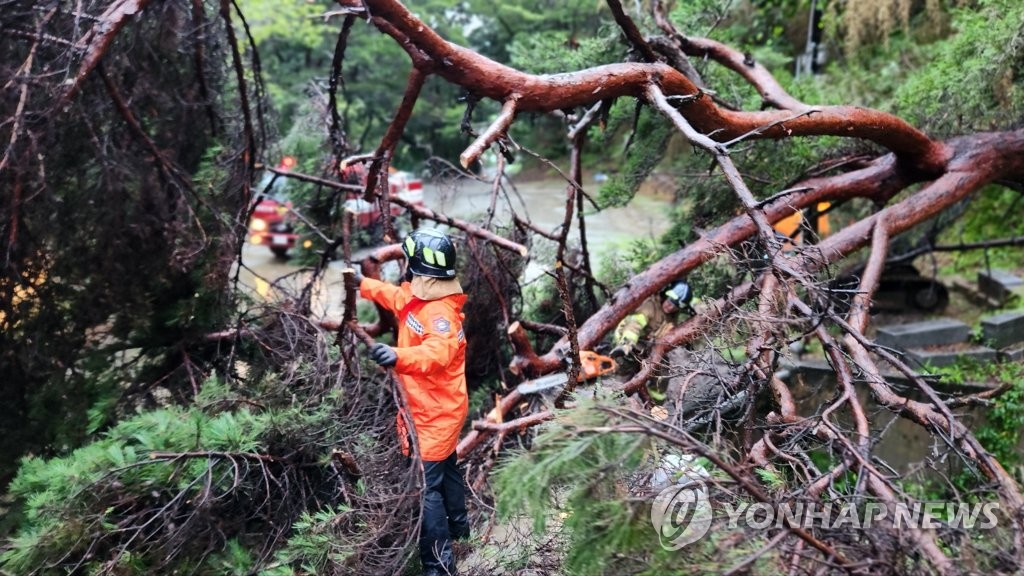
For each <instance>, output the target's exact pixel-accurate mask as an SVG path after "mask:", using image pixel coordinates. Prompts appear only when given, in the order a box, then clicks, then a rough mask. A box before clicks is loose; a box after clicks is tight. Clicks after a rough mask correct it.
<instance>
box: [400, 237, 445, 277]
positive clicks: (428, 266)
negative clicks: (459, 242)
mask: <svg viewBox="0 0 1024 576" xmlns="http://www.w3.org/2000/svg"><path fill="white" fill-rule="evenodd" d="M402 252H405V256H406V257H407V258H408V259H409V270H410V271H411V272H412V273H413V274H417V275H419V276H431V277H434V278H455V245H454V244H452V241H451V240H450V239H449V238H448V237H447V236H445V235H444V234H442V233H440V232H438V231H437V230H434V229H433V228H423V229H420V230H417V231H415V232H413V233H412V234H409V235H408V236H406V237H405V242H403V243H402Z"/></svg>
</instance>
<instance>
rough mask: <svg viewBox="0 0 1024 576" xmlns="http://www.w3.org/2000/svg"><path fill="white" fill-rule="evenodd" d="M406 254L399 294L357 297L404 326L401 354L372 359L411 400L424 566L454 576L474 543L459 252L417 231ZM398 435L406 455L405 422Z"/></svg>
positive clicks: (378, 350) (385, 291) (375, 354)
mask: <svg viewBox="0 0 1024 576" xmlns="http://www.w3.org/2000/svg"><path fill="white" fill-rule="evenodd" d="M402 251H403V252H405V255H406V258H407V261H408V266H407V268H406V278H405V280H406V281H405V282H402V284H401V286H393V285H391V284H387V283H385V282H381V281H379V280H374V279H372V278H363V279H362V280H361V281H360V283H359V291H360V293H361V294H362V296H363V297H364V298H368V299H370V300H373V301H374V302H376V303H377V304H380V305H381V306H383V307H385V308H387V309H389V310H391V311H392V312H394V313H395V315H396V316H397V318H398V343H397V346H395V347H391V346H388V345H386V344H382V343H377V344H375V345H374V346H373V347H372V348H371V349H370V356H371V357H372V358H373V360H374V361H375V362H377V363H378V364H380V365H381V366H387V367H393V368H394V370H395V372H396V373H397V374H398V378H399V380H400V381H401V384H402V387H403V388H404V389H405V393H406V396H407V398H408V403H409V412H410V413H411V416H412V421H413V424H414V426H415V427H416V437H417V440H418V443H419V452H420V458H421V459H422V460H423V471H424V478H425V486H424V490H423V519H422V522H423V524H422V527H421V530H420V559H421V560H422V562H423V574H424V575H425V576H433V575H440V574H449V573H454V572H455V559H454V557H453V555H452V549H451V543H452V541H453V540H460V539H466V538H469V521H468V517H467V514H466V494H465V482H464V479H463V475H462V472H461V470H459V468H458V467H457V455H456V453H455V447H456V445H457V444H458V441H459V433H460V432H461V431H462V426H463V424H464V423H465V421H466V415H467V413H468V412H469V396H468V394H467V393H466V338H465V335H464V334H463V332H462V319H463V314H462V306H463V304H464V303H465V301H466V296H465V294H463V292H462V286H460V285H459V281H458V280H457V279H456V278H455V246H454V245H453V244H452V242H451V240H450V239H449V238H448V237H447V236H445V235H444V234H442V233H441V232H438V231H437V230H433V229H421V230H417V231H415V232H413V233H412V234H410V235H409V236H408V237H406V239H405V241H404V242H403V244H402ZM398 434H399V438H400V439H401V441H402V447H403V450H404V451H405V453H406V454H408V453H409V451H408V434H407V431H406V430H405V426H404V423H403V422H402V418H401V415H399V418H398Z"/></svg>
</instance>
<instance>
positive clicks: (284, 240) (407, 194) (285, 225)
mask: <svg viewBox="0 0 1024 576" xmlns="http://www.w3.org/2000/svg"><path fill="white" fill-rule="evenodd" d="M294 166H295V159H294V158H292V157H290V156H285V157H284V158H283V159H282V160H281V162H280V164H278V169H279V170H290V169H291V168H292V167H294ZM341 176H342V181H344V182H346V183H350V184H358V185H364V184H365V183H366V174H365V171H364V170H357V169H348V170H343V171H342V174H341ZM273 177H274V174H273V173H269V174H267V175H266V176H264V177H263V180H262V182H261V185H260V187H259V189H258V190H259V191H260V193H261V194H262V198H261V200H260V201H259V203H257V204H256V207H255V208H254V209H253V213H252V218H251V219H250V220H249V242H250V243H252V244H255V245H259V246H267V247H268V248H270V251H271V252H273V253H274V255H275V256H277V257H278V258H287V257H288V251H289V250H291V249H292V248H294V247H295V245H296V244H297V243H299V242H300V239H299V235H298V234H297V233H296V230H295V223H296V218H295V215H294V214H293V213H292V211H291V208H292V202H291V200H290V199H289V198H288V193H287V189H288V185H289V183H288V178H284V177H281V176H278V177H277V179H276V180H274V179H273ZM272 181H273V182H274V185H273V186H270V182H272ZM388 182H389V184H390V194H391V195H392V196H395V197H398V198H401V199H403V200H405V201H407V202H409V203H410V204H413V205H416V206H423V182H422V181H421V180H420V179H418V178H416V177H414V176H413V175H412V174H410V173H408V172H401V171H397V170H392V171H391V172H390V173H389V174H388ZM345 209H346V210H350V211H351V212H353V213H354V214H355V218H354V219H353V228H354V230H356V231H363V232H364V233H363V234H360V235H358V236H360V237H361V239H362V240H363V241H365V242H370V243H373V242H377V241H378V240H380V236H381V233H382V230H381V229H382V227H383V226H382V223H381V218H380V208H379V207H378V204H377V203H376V202H367V201H366V200H363V198H362V193H361V192H359V191H356V190H352V191H350V192H348V193H347V195H346V200H345ZM390 212H391V217H392V218H396V217H398V216H400V215H402V213H403V212H404V209H403V208H402V207H401V206H397V205H394V204H392V205H391V210H390ZM302 245H303V247H305V248H309V247H310V246H312V242H311V241H310V240H308V239H307V240H304V241H302Z"/></svg>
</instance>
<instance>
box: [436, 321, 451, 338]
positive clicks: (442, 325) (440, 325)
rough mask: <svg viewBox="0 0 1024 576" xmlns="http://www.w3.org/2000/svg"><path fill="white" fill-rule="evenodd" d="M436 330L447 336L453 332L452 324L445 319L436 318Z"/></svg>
mask: <svg viewBox="0 0 1024 576" xmlns="http://www.w3.org/2000/svg"><path fill="white" fill-rule="evenodd" d="M434 330H437V331H438V332H440V333H441V334H447V333H449V332H451V331H452V323H451V322H449V321H447V320H445V319H444V318H434Z"/></svg>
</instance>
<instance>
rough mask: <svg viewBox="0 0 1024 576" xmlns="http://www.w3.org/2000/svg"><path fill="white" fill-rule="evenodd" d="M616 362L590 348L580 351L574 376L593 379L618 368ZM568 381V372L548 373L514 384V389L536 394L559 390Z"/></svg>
mask: <svg viewBox="0 0 1024 576" xmlns="http://www.w3.org/2000/svg"><path fill="white" fill-rule="evenodd" d="M618 367H619V366H618V364H617V363H616V362H615V360H614V359H612V358H610V357H608V356H602V355H600V354H598V353H597V352H591V351H590V350H582V351H580V373H579V376H577V377H576V381H577V382H586V381H587V380H593V379H594V378H597V377H598V376H603V375H605V374H607V373H609V372H614V371H615V370H616V369H617V368H618ZM568 382H569V373H568V372H558V373H556V374H548V375H547V376H541V377H540V378H535V379H533V380H527V381H526V382H523V383H522V384H520V385H519V386H516V390H517V391H518V392H519V393H520V394H522V395H524V396H525V395H527V394H537V393H539V392H548V391H557V392H561V391H562V389H563V388H565V385H566V384H567V383H568Z"/></svg>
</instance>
